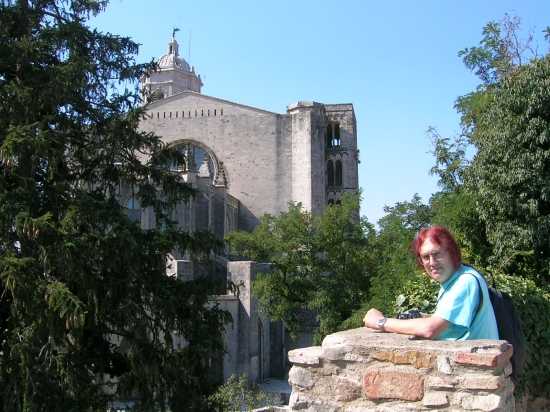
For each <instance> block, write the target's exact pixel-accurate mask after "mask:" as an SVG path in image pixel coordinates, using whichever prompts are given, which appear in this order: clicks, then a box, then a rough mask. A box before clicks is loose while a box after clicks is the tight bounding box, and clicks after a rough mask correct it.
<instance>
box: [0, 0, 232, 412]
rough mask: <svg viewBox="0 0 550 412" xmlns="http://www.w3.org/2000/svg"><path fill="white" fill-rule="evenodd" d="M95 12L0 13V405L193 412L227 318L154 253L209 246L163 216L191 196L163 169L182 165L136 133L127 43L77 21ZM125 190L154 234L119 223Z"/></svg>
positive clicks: (204, 287)
mask: <svg viewBox="0 0 550 412" xmlns="http://www.w3.org/2000/svg"><path fill="white" fill-rule="evenodd" d="M105 5H106V2H105V1H90V0H72V1H60V0H46V1H40V2H36V1H33V2H30V1H12V0H7V1H2V2H1V3H0V55H1V56H2V59H1V60H2V62H1V63H0V410H2V411H39V410H40V411H44V410H47V411H92V410H93V411H95V410H97V411H104V410H106V408H107V403H108V402H109V401H111V400H113V399H117V398H132V399H135V400H136V410H146V411H155V410H166V408H170V409H171V410H205V409H207V406H206V405H207V402H206V395H205V394H206V393H207V391H208V390H209V384H208V382H207V379H206V370H207V368H206V364H207V362H208V359H209V356H210V355H211V354H212V353H215V352H216V351H219V350H221V349H222V342H221V337H220V330H221V328H222V327H223V322H224V321H225V320H226V319H227V318H226V314H225V313H223V312H222V311H220V310H219V309H218V308H217V307H215V306H214V305H212V304H211V302H210V301H209V295H210V293H211V291H212V287H211V284H210V283H209V282H208V281H207V280H203V279H199V280H196V281H193V282H189V283H185V284H183V283H181V282H179V281H177V280H175V279H173V278H169V277H167V276H166V256H167V254H168V253H171V252H172V251H173V250H176V249H178V250H186V249H188V250H189V249H192V250H193V251H195V252H196V253H198V254H201V253H202V256H207V255H208V254H209V253H210V251H211V249H212V243H211V242H210V241H209V240H208V239H206V238H201V237H198V236H190V235H188V234H186V233H181V232H179V231H178V230H177V229H176V228H175V226H174V224H173V222H171V220H170V219H169V217H170V211H171V209H172V207H173V206H174V205H175V204H176V203H177V202H179V201H181V200H183V199H186V198H187V197H188V196H189V195H191V194H192V193H193V192H192V190H191V189H190V188H189V187H188V186H187V185H186V184H185V183H184V182H182V181H181V180H180V178H179V177H178V176H176V175H175V174H172V173H170V172H169V171H168V170H167V169H166V168H165V165H166V164H167V163H168V162H169V161H175V160H179V161H181V160H182V159H181V155H180V154H178V153H177V152H175V151H173V150H170V149H169V148H166V147H164V146H163V144H162V143H161V141H160V140H159V138H158V137H156V136H153V135H151V134H148V133H142V132H139V131H138V130H137V126H138V123H139V121H140V119H141V117H142V109H140V108H139V106H138V104H139V97H138V90H137V81H138V79H139V77H140V76H141V75H143V74H144V73H145V71H146V70H148V69H150V67H149V66H144V65H138V64H136V63H135V60H134V59H135V54H136V53H137V48H138V45H137V44H136V43H134V42H132V41H131V40H130V39H127V38H124V37H120V36H115V35H111V34H103V33H99V32H97V31H95V30H91V29H90V28H89V27H87V26H86V25H85V21H86V19H87V18H88V17H89V15H93V14H96V13H98V12H100V11H101V10H102V9H103V8H104V7H105ZM124 185H128V186H131V187H133V189H134V192H135V193H136V196H137V197H138V198H139V201H140V204H141V205H142V206H143V207H146V208H150V209H151V210H152V212H154V213H155V215H156V218H157V221H158V222H159V226H160V227H163V228H164V230H162V231H161V230H149V231H143V230H141V228H140V227H139V226H138V225H136V224H135V223H133V222H132V221H130V220H129V219H128V217H127V215H126V210H125V209H124V208H123V207H122V206H121V205H120V204H119V200H120V199H119V198H118V191H119V189H120V187H121V186H124ZM161 193H162V196H161ZM174 335H178V336H179V337H181V339H183V340H184V342H185V344H184V345H182V346H183V347H182V348H180V349H178V348H176V347H175V345H174V344H173V343H174ZM107 387H109V389H110V390H106V388H107Z"/></svg>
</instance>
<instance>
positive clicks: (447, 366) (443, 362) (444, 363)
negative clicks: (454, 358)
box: [437, 355, 453, 375]
mask: <svg viewBox="0 0 550 412" xmlns="http://www.w3.org/2000/svg"><path fill="white" fill-rule="evenodd" d="M437 370H438V372H441V373H444V374H446V375H451V374H452V373H453V367H452V366H451V361H450V359H449V357H447V356H444V355H439V356H438V357H437Z"/></svg>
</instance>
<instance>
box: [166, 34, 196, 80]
mask: <svg viewBox="0 0 550 412" xmlns="http://www.w3.org/2000/svg"><path fill="white" fill-rule="evenodd" d="M178 49H179V45H178V42H177V41H176V39H175V38H172V40H171V41H170V43H168V53H167V54H165V55H163V56H161V58H160V59H159V62H158V67H159V69H160V70H167V69H171V70H173V69H179V70H183V71H186V72H190V71H191V69H190V67H189V64H188V63H187V62H186V61H185V60H184V59H182V58H180V57H179V50H178Z"/></svg>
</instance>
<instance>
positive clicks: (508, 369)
mask: <svg viewBox="0 0 550 412" xmlns="http://www.w3.org/2000/svg"><path fill="white" fill-rule="evenodd" d="M512 372H513V369H512V364H511V363H509V364H508V365H506V367H505V368H504V376H510V375H511V374H512Z"/></svg>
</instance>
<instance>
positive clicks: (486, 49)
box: [458, 14, 536, 85]
mask: <svg viewBox="0 0 550 412" xmlns="http://www.w3.org/2000/svg"><path fill="white" fill-rule="evenodd" d="M520 26H521V21H520V18H519V17H517V16H509V15H508V14H506V15H504V18H503V19H502V20H501V21H500V22H495V21H491V22H489V23H487V24H486V25H485V27H484V28H483V32H482V34H483V37H482V39H481V41H480V42H479V46H476V47H468V48H465V49H463V50H461V51H460V52H459V53H458V55H459V56H460V57H462V59H463V61H464V64H465V65H466V67H468V68H469V69H470V70H472V71H473V72H474V73H475V74H476V75H477V76H478V77H479V78H480V79H481V81H482V82H483V83H484V84H485V85H488V84H494V83H496V82H498V81H500V80H501V79H502V78H504V77H506V76H508V75H509V74H510V73H512V72H513V71H514V70H515V69H516V68H517V67H519V66H521V65H522V64H525V63H527V62H528V60H529V58H530V57H536V52H535V51H534V49H533V46H532V41H533V35H532V34H529V35H528V37H527V38H526V39H525V40H522V39H521V37H520V36H519V29H520Z"/></svg>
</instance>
